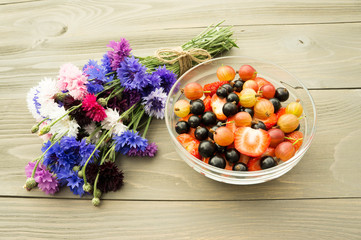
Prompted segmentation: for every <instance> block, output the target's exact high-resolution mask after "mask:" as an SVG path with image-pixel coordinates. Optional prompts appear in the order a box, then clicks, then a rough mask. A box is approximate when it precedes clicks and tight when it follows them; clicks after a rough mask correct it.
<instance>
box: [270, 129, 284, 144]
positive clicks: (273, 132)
mask: <svg viewBox="0 0 361 240" xmlns="http://www.w3.org/2000/svg"><path fill="white" fill-rule="evenodd" d="M268 134H269V135H270V137H271V143H270V147H273V148H275V147H277V145H278V144H280V143H281V142H283V141H284V140H285V134H284V132H282V130H281V129H278V128H272V129H270V130H268Z"/></svg>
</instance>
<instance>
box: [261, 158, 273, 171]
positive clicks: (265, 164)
mask: <svg viewBox="0 0 361 240" xmlns="http://www.w3.org/2000/svg"><path fill="white" fill-rule="evenodd" d="M260 165H261V168H262V169H267V168H271V167H274V166H276V165H277V162H276V161H275V160H274V159H273V157H270V156H264V157H263V158H261V161H260Z"/></svg>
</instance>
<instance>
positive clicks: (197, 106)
mask: <svg viewBox="0 0 361 240" xmlns="http://www.w3.org/2000/svg"><path fill="white" fill-rule="evenodd" d="M204 109H205V106H204V103H203V101H193V102H192V104H191V113H193V114H194V115H202V114H203V113H204Z"/></svg>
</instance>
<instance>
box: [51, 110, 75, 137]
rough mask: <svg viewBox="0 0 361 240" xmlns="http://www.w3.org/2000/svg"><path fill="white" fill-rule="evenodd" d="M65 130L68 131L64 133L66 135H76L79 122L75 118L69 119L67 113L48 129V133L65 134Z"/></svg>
mask: <svg viewBox="0 0 361 240" xmlns="http://www.w3.org/2000/svg"><path fill="white" fill-rule="evenodd" d="M66 131H68V132H67V134H66V136H68V137H76V136H77V135H78V132H79V124H78V123H77V122H76V121H75V120H71V119H70V118H69V115H67V116H65V117H64V118H62V119H61V120H59V121H58V122H57V123H55V124H54V126H52V127H51V129H50V133H52V134H55V133H57V134H58V135H62V134H65V133H66Z"/></svg>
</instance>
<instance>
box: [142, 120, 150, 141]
mask: <svg viewBox="0 0 361 240" xmlns="http://www.w3.org/2000/svg"><path fill="white" fill-rule="evenodd" d="M152 118H153V117H149V118H148V121H147V125H146V126H145V128H144V132H143V135H142V137H143V138H145V136H146V135H147V132H148V128H149V125H150V122H151V121H152Z"/></svg>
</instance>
